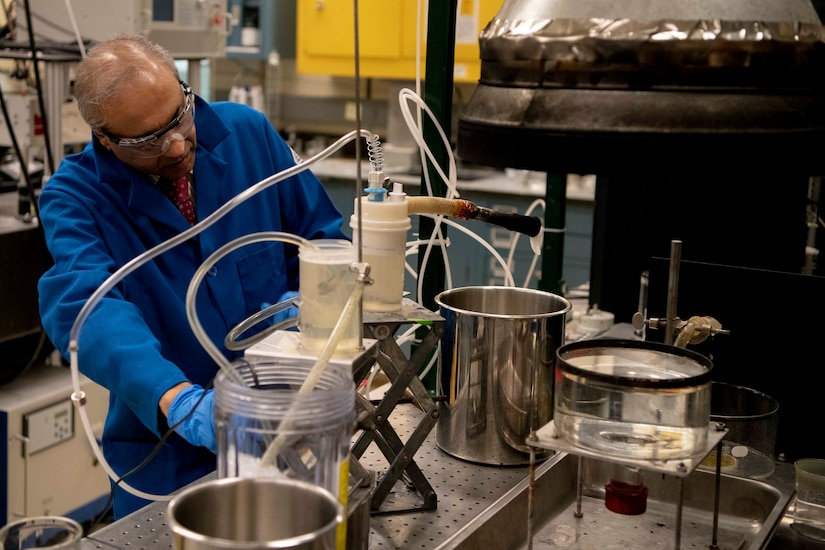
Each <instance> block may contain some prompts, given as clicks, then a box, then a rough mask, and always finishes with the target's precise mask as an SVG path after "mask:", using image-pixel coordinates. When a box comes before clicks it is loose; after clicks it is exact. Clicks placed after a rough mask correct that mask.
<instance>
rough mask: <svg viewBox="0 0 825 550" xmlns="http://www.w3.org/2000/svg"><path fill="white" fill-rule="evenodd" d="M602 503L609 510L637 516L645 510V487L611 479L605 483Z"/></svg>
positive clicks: (646, 491)
mask: <svg viewBox="0 0 825 550" xmlns="http://www.w3.org/2000/svg"><path fill="white" fill-rule="evenodd" d="M604 490H605V497H604V505H605V506H606V507H607V509H608V510H610V511H611V512H616V513H617V514H624V515H626V516H638V515H640V514H644V513H645V511H646V510H647V494H648V490H647V487H645V486H644V485H636V484H631V483H624V482H622V481H616V480H615V479H611V480H610V483H608V484H607V485H605V487H604Z"/></svg>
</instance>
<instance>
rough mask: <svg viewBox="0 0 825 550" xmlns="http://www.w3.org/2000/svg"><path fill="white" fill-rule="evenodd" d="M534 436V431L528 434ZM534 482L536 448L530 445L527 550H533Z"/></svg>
mask: <svg viewBox="0 0 825 550" xmlns="http://www.w3.org/2000/svg"><path fill="white" fill-rule="evenodd" d="M530 435H531V436H535V432H533V433H532V434H530ZM535 484H536V450H535V449H534V448H533V447H530V485H529V486H528V487H527V550H533V491H534V490H535Z"/></svg>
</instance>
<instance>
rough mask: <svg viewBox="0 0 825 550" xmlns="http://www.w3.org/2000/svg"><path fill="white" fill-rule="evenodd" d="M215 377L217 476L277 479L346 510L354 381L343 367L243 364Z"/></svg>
mask: <svg viewBox="0 0 825 550" xmlns="http://www.w3.org/2000/svg"><path fill="white" fill-rule="evenodd" d="M232 367H233V368H235V369H236V371H237V373H238V374H239V375H240V376H241V378H242V379H243V381H244V385H241V384H239V383H238V382H236V381H234V380H232V379H231V378H230V377H229V376H228V375H227V373H226V372H223V371H221V372H219V373H218V375H217V377H216V378H215V413H214V414H215V437H216V440H217V447H218V453H217V454H218V478H221V479H223V478H227V477H273V478H279V479H297V480H301V481H306V482H310V483H313V484H315V485H319V486H321V487H323V488H324V489H326V490H327V491H329V492H330V493H332V494H333V495H335V496H336V497H338V498H339V500H340V501H341V502H342V504H344V505H346V499H347V490H346V488H347V481H348V476H349V448H350V439H351V437H352V433H353V430H354V427H355V384H354V382H353V380H352V373H351V371H350V370H349V369H348V368H345V367H343V366H342V365H340V364H336V363H329V364H327V365H326V367H324V370H323V372H321V374H320V376H319V377H318V379H317V381H316V382H315V383H314V386H313V387H311V388H309V387H305V383H306V381H307V380H308V379H309V378H310V377H312V378H314V377H315V373H316V372H318V371H314V370H313V367H314V364H313V362H311V361H302V360H299V359H290V358H283V359H251V358H250V359H239V360H236V361H235V362H233V363H232Z"/></svg>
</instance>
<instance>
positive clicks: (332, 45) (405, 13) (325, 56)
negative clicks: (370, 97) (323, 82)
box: [296, 0, 501, 82]
mask: <svg viewBox="0 0 825 550" xmlns="http://www.w3.org/2000/svg"><path fill="white" fill-rule="evenodd" d="M427 5H428V4H427V0H421V4H420V6H421V10H422V16H421V54H420V55H421V73H420V74H421V76H422V78H423V76H424V63H425V60H426V43H425V41H426V36H427V14H426V12H427ZM500 5H501V0H460V1H459V4H458V12H457V21H456V51H455V67H454V71H453V75H454V79H455V81H456V82H476V81H478V77H479V71H480V67H481V63H480V60H479V53H478V35H479V34H480V33H481V31H482V30H483V28H484V27H485V26H486V25H487V23H488V22H489V21H490V20H491V19H493V17H495V15H496V12H497V11H498V8H499V7H500ZM418 7H419V2H418V1H416V0H359V2H358V12H359V22H358V33H359V43H358V49H359V53H360V59H359V68H360V74H361V76H364V77H372V78H395V79H403V80H412V79H414V78H415V76H416V71H415V58H416V26H417V18H416V10H417V9H418ZM354 18H355V13H354V3H353V0H298V9H297V19H298V22H297V23H298V30H297V52H296V58H297V68H298V72H299V73H305V74H327V75H335V76H354V75H355V39H354V35H355V23H354Z"/></svg>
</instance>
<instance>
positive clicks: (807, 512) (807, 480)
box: [791, 458, 825, 542]
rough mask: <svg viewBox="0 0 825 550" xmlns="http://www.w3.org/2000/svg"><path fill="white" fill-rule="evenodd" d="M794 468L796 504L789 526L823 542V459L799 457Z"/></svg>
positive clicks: (824, 466)
mask: <svg viewBox="0 0 825 550" xmlns="http://www.w3.org/2000/svg"><path fill="white" fill-rule="evenodd" d="M794 469H795V470H796V505H795V507H794V514H793V523H792V524H791V528H792V529H793V530H794V531H796V532H797V533H799V534H800V535H803V536H805V537H808V538H810V539H814V540H818V541H823V542H825V459H821V458H800V459H799V460H797V461H796V462H794Z"/></svg>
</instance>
